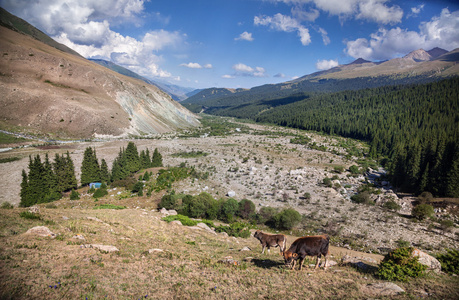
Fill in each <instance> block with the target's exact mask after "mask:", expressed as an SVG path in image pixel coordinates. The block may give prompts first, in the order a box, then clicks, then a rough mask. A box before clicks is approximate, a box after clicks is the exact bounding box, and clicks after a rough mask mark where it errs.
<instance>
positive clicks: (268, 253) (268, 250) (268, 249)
mask: <svg viewBox="0 0 459 300" xmlns="http://www.w3.org/2000/svg"><path fill="white" fill-rule="evenodd" d="M267 247H268V254H269V253H270V252H269V246H267Z"/></svg>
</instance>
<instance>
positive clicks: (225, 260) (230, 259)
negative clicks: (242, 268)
mask: <svg viewBox="0 0 459 300" xmlns="http://www.w3.org/2000/svg"><path fill="white" fill-rule="evenodd" d="M218 263H221V264H227V265H232V266H238V265H239V262H238V261H237V260H234V259H233V257H232V256H225V257H223V258H222V259H220V260H219V261H218Z"/></svg>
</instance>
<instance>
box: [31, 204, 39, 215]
mask: <svg viewBox="0 0 459 300" xmlns="http://www.w3.org/2000/svg"><path fill="white" fill-rule="evenodd" d="M29 213H33V214H39V213H40V208H39V207H38V206H35V205H34V206H31V207H29Z"/></svg>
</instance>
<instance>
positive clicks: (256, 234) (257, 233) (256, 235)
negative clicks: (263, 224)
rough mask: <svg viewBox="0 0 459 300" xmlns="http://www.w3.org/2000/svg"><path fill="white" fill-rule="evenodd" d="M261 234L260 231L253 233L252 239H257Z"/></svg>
mask: <svg viewBox="0 0 459 300" xmlns="http://www.w3.org/2000/svg"><path fill="white" fill-rule="evenodd" d="M260 233H261V230H257V231H255V233H254V234H253V237H254V238H258V235H259V234H260Z"/></svg>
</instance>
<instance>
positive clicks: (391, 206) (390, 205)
mask: <svg viewBox="0 0 459 300" xmlns="http://www.w3.org/2000/svg"><path fill="white" fill-rule="evenodd" d="M383 207H384V208H387V209H390V210H395V211H398V210H399V209H400V208H401V206H400V205H398V203H397V202H395V201H394V200H389V201H387V202H386V203H384V205H383Z"/></svg>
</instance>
